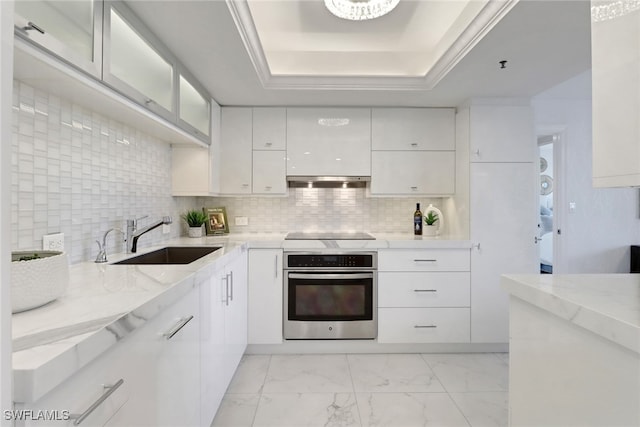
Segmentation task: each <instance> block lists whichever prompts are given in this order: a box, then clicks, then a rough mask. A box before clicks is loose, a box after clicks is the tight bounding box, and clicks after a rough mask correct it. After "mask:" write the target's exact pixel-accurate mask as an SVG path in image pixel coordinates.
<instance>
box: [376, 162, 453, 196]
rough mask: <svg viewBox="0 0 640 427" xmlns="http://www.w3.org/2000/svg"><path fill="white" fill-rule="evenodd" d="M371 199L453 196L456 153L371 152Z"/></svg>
mask: <svg viewBox="0 0 640 427" xmlns="http://www.w3.org/2000/svg"><path fill="white" fill-rule="evenodd" d="M371 161H372V164H371V195H374V196H376V195H377V196H384V195H390V196H392V195H399V196H403V195H412V194H413V195H430V196H439V195H451V194H453V193H455V177H456V173H455V170H456V168H455V166H456V154H455V151H416V152H411V151H374V152H373V153H372V154H371Z"/></svg>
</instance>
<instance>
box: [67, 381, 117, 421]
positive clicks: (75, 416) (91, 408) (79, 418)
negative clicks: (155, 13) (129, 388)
mask: <svg viewBox="0 0 640 427" xmlns="http://www.w3.org/2000/svg"><path fill="white" fill-rule="evenodd" d="M122 384H124V380H123V379H122V378H120V379H119V380H118V382H117V383H115V384H113V385H106V384H105V385H104V388H105V389H106V390H107V391H105V392H104V393H103V394H102V396H100V397H99V398H98V400H96V401H95V402H93V405H91V406H89V407H88V408H87V410H86V411H84V412H83V413H82V414H71V415H69V417H70V418H71V419H72V420H75V421H73V425H74V426H77V425H80V423H82V422H83V421H84V420H85V419H86V418H87V417H88V416H89V415H91V413H92V412H93V411H95V410H96V408H97V407H98V406H100V405H101V404H102V402H104V401H105V400H107V399H108V398H109V396H111V395H112V394H113V392H114V391H116V390H117V389H118V388H119V387H120V386H121V385H122Z"/></svg>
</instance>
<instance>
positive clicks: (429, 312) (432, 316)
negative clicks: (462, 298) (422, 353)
mask: <svg viewBox="0 0 640 427" xmlns="http://www.w3.org/2000/svg"><path fill="white" fill-rule="evenodd" d="M470 336H471V330H470V309H469V308H380V309H378V342H379V343H468V342H470Z"/></svg>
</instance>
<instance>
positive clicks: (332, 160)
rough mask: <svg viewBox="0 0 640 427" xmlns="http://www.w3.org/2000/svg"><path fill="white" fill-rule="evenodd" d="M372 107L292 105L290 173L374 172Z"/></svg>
mask: <svg viewBox="0 0 640 427" xmlns="http://www.w3.org/2000/svg"><path fill="white" fill-rule="evenodd" d="M370 151H371V109H369V108H288V109H287V175H297V176H309V175H311V176H369V175H371V157H370Z"/></svg>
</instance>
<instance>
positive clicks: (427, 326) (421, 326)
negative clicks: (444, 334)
mask: <svg viewBox="0 0 640 427" xmlns="http://www.w3.org/2000/svg"><path fill="white" fill-rule="evenodd" d="M413 327H414V328H416V329H427V328H429V329H435V328H437V326H436V325H414V326H413Z"/></svg>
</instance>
